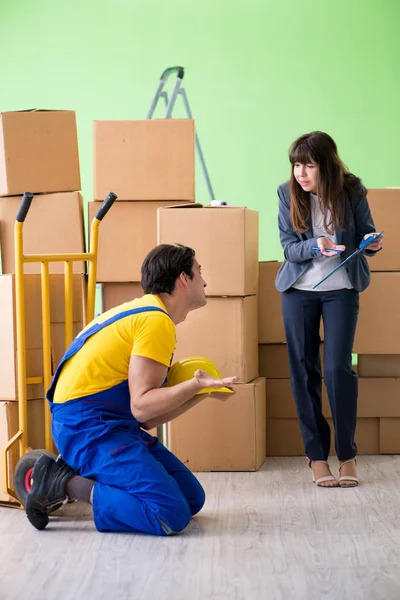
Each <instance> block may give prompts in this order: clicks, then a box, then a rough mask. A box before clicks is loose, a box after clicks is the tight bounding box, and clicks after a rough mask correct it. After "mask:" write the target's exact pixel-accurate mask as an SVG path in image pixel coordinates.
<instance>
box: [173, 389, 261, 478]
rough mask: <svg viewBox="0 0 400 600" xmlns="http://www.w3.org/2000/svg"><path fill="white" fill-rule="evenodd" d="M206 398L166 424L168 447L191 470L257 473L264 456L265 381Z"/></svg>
mask: <svg viewBox="0 0 400 600" xmlns="http://www.w3.org/2000/svg"><path fill="white" fill-rule="evenodd" d="M235 389H236V394H235V395H234V396H232V397H230V398H228V399H227V400H226V401H221V400H215V399H213V398H206V399H205V400H203V401H202V402H200V403H199V404H197V405H196V406H195V407H194V408H193V409H191V410H189V411H188V412H186V413H185V414H183V415H181V416H180V417H178V418H177V419H175V420H174V421H172V422H171V423H169V424H168V447H169V449H170V450H171V452H173V453H174V454H175V455H176V456H177V457H178V458H179V459H180V460H181V461H182V462H183V463H184V464H185V465H186V466H187V467H188V468H189V469H191V470H192V471H256V470H257V469H258V468H259V467H260V466H261V465H262V463H263V462H264V460H265V456H266V442H265V436H266V415H265V380H264V379H263V378H258V379H256V380H255V381H252V382H251V383H248V384H246V385H237V386H236V387H235Z"/></svg>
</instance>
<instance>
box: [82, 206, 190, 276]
mask: <svg viewBox="0 0 400 600" xmlns="http://www.w3.org/2000/svg"><path fill="white" fill-rule="evenodd" d="M170 204H171V203H170V202H117V203H115V204H114V205H113V207H112V208H111V210H110V211H109V212H108V213H107V216H106V217H105V218H104V220H103V221H102V223H101V230H100V235H99V250H98V258H97V281H98V282H109V283H111V282H130V281H133V282H137V281H140V280H141V267H142V263H143V261H144V259H145V258H146V256H147V254H148V253H149V252H150V250H152V249H153V248H154V246H156V245H157V209H158V208H160V207H162V206H169V205H170ZM174 204H175V202H174ZM176 204H179V203H178V202H176ZM88 206H89V222H91V221H92V219H93V217H94V216H95V214H96V212H97V210H98V208H99V205H98V203H97V202H89V204H88Z"/></svg>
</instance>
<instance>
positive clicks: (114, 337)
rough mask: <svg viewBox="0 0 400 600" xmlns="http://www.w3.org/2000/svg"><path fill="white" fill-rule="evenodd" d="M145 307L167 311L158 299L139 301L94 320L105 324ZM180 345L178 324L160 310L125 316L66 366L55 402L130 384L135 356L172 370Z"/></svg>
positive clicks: (57, 387) (82, 349) (146, 296)
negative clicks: (114, 317) (177, 335)
mask: <svg viewBox="0 0 400 600" xmlns="http://www.w3.org/2000/svg"><path fill="white" fill-rule="evenodd" d="M143 306H157V307H159V308H161V309H163V310H164V311H166V308H165V306H164V304H163V302H162V301H161V300H160V298H159V297H158V296H153V295H151V294H148V295H145V296H143V297H142V298H136V299H135V300H132V301H131V302H126V303H125V304H122V305H120V306H118V307H116V308H113V309H111V310H108V311H107V312H105V313H103V314H102V315H100V316H99V317H97V318H96V319H94V321H92V322H91V323H90V324H89V325H88V326H87V327H86V329H88V328H89V327H91V326H92V325H94V323H103V322H104V321H107V320H108V319H110V318H111V317H113V316H114V315H116V314H119V313H121V312H123V311H126V310H131V309H133V308H140V307H143ZM175 344H176V334H175V324H174V322H173V321H172V319H171V318H170V317H169V316H168V315H166V314H165V313H162V312H160V311H146V312H142V313H137V314H133V315H129V316H127V317H123V318H122V319H119V320H118V321H115V322H114V323H112V324H111V325H107V326H106V327H104V329H102V330H100V331H98V332H97V333H95V334H94V335H92V337H90V338H89V339H88V340H87V341H86V342H85V344H84V345H83V346H82V348H81V349H80V350H79V351H78V352H77V353H76V354H75V355H74V356H72V357H71V358H70V359H69V360H67V362H66V363H65V364H64V366H63V368H62V370H61V373H60V376H59V379H58V381H57V385H56V389H55V393H54V399H53V402H56V403H62V402H66V401H67V400H73V399H75V398H81V397H83V396H89V395H91V394H96V393H98V392H101V391H103V390H106V389H109V388H111V387H114V386H115V385H118V384H119V383H122V382H123V381H126V380H127V379H128V372H129V360H130V357H131V356H132V355H134V356H145V357H146V358H151V359H153V360H156V361H157V362H159V363H161V364H163V365H165V366H167V367H169V366H170V364H171V361H172V356H173V353H174V349H175Z"/></svg>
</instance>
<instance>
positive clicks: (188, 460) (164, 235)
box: [158, 205, 266, 471]
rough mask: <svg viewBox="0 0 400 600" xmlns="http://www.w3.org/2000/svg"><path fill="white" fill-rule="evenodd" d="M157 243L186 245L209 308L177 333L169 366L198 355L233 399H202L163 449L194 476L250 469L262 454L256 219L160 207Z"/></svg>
mask: <svg viewBox="0 0 400 600" xmlns="http://www.w3.org/2000/svg"><path fill="white" fill-rule="evenodd" d="M158 241H159V243H175V242H178V243H181V244H184V245H187V246H190V247H192V248H193V249H194V250H195V252H196V257H197V259H198V261H199V263H200V264H201V266H202V272H203V276H204V278H205V280H206V282H207V288H206V293H207V297H208V301H207V305H206V306H205V307H203V308H200V309H198V310H195V311H193V312H191V313H189V315H188V317H187V319H186V320H185V322H183V323H181V324H179V325H178V327H177V347H176V351H175V355H174V360H180V359H183V358H185V357H188V356H203V357H206V358H208V359H211V360H212V361H214V363H215V364H216V365H217V367H218V369H219V370H220V371H221V375H222V376H223V377H227V376H231V375H233V376H235V375H236V376H238V377H239V378H240V384H239V385H238V386H236V395H235V396H233V397H228V398H227V400H226V401H221V400H217V399H213V398H207V399H205V400H204V401H202V402H200V403H199V404H198V405H196V406H195V407H194V408H193V409H192V410H190V411H188V412H187V413H185V414H183V415H181V416H180V417H179V418H178V419H176V420H174V421H172V422H171V423H169V425H168V446H169V448H170V449H171V450H172V452H174V454H176V455H177V456H178V458H180V459H181V460H182V461H183V462H184V463H185V464H186V465H187V466H188V467H189V468H190V469H191V470H193V471H229V470H238V471H240V470H243V471H247V470H256V469H258V468H259V466H260V465H261V464H262V463H263V461H264V459H265V455H266V446H265V444H266V437H265V436H266V419H265V410H266V399H265V380H264V379H263V378H260V377H258V356H257V341H258V299H257V294H258V213H257V212H255V211H252V210H248V209H247V208H245V207H202V206H201V205H193V206H191V207H178V208H163V209H160V210H159V215H158Z"/></svg>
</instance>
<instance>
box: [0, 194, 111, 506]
mask: <svg viewBox="0 0 400 600" xmlns="http://www.w3.org/2000/svg"><path fill="white" fill-rule="evenodd" d="M33 197H34V194H32V193H30V192H25V194H24V195H23V197H22V201H21V205H20V208H19V211H18V214H17V217H16V221H15V226H14V234H15V237H14V250H15V298H16V342H17V372H18V380H17V383H18V386H17V389H18V431H17V433H16V434H15V435H14V436H13V437H12V438H11V439H10V440H9V442H8V444H7V445H6V446H5V447H4V448H2V449H1V455H0V458H1V461H2V463H1V466H2V474H3V477H2V487H3V491H4V493H6V494H8V495H9V496H10V497H11V498H12V500H10V501H0V504H1V505H5V506H14V507H16V508H21V507H23V506H24V505H25V500H26V497H27V495H28V493H29V490H30V486H31V475H32V471H33V466H34V464H35V462H36V460H37V459H38V458H39V456H40V455H41V454H43V453H53V450H54V444H53V439H52V434H51V414H50V410H49V407H48V403H47V400H46V392H47V390H48V389H49V387H50V384H51V379H52V377H53V373H52V360H51V337H50V276H49V263H51V262H64V263H65V265H64V303H65V308H64V311H65V327H64V345H65V349H67V348H68V346H69V345H70V344H71V342H72V340H73V337H74V336H73V304H72V291H73V287H72V285H73V268H72V267H73V263H74V262H77V261H87V262H88V263H89V275H88V283H87V302H86V321H85V323H86V324H87V323H89V322H90V321H92V320H93V318H94V310H95V299H96V274H97V253H98V235H99V226H100V223H101V221H102V220H103V218H104V217H105V215H106V214H107V212H108V211H109V210H110V208H111V206H112V205H113V203H114V202H115V200H116V199H117V196H116V194H114V193H113V192H110V193H109V194H108V196H107V197H106V199H105V200H104V202H103V203H102V205H101V206H100V208H99V210H98V211H97V213H96V215H95V217H94V219H93V221H92V223H91V230H90V245H89V252H81V253H71V254H43V255H39V254H24V245H23V227H24V222H25V219H26V216H27V214H28V211H29V208H30V206H31V203H32V200H33ZM26 263H41V296H42V339H43V376H41V377H28V378H27V377H26V343H25V295H24V265H25V264H26ZM34 384H43V387H44V396H45V397H44V405H45V406H44V420H45V449H41V450H32V449H31V448H29V447H28V444H27V429H28V404H27V391H26V388H27V385H34ZM15 445H18V449H19V461H18V463H17V466H16V469H15V473H14V488H15V489H13V488H12V487H11V482H10V473H9V468H8V454H9V452H11V450H12V449H13V447H14V446H15Z"/></svg>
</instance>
